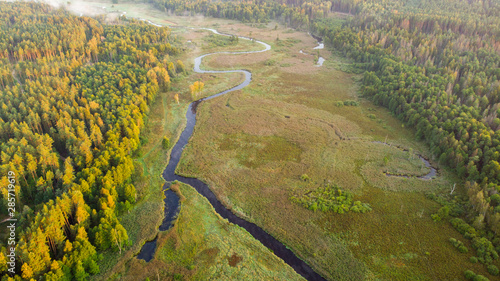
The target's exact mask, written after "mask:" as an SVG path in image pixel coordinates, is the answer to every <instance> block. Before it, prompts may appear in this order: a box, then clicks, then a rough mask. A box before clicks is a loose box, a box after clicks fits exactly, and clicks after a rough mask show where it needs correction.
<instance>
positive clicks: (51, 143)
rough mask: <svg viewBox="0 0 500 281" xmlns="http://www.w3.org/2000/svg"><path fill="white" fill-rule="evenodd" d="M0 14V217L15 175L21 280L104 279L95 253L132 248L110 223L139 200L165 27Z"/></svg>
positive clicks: (62, 14)
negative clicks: (138, 175)
mask: <svg viewBox="0 0 500 281" xmlns="http://www.w3.org/2000/svg"><path fill="white" fill-rule="evenodd" d="M0 11H1V12H0V42H1V43H0V45H1V47H0V49H1V50H2V53H1V55H0V57H1V58H0V61H1V63H0V68H1V78H0V81H1V85H0V90H1V95H0V98H1V104H2V105H1V107H2V110H1V113H0V115H1V118H0V128H1V129H0V139H1V168H0V169H1V172H0V173H1V174H2V175H3V177H2V179H1V185H2V201H1V208H0V209H1V210H2V212H6V211H7V210H8V207H9V206H10V205H8V203H9V201H7V198H8V197H9V196H8V194H7V192H8V191H7V188H3V187H7V186H8V184H9V181H8V180H9V179H8V177H7V174H8V172H9V171H10V172H13V173H15V175H16V177H17V181H18V185H16V190H15V194H16V196H17V202H16V203H17V205H16V207H17V209H15V212H16V213H18V216H17V217H18V218H19V219H18V226H17V227H18V228H19V229H22V231H21V233H20V234H18V237H17V239H18V244H17V249H16V252H17V255H18V260H17V262H18V264H19V266H18V271H17V272H16V274H17V275H18V276H20V277H22V278H23V279H26V280H29V279H31V278H34V279H35V280H39V279H43V280H84V279H85V278H86V277H87V276H89V275H93V274H96V273H98V272H99V265H98V264H99V260H100V256H99V254H98V252H99V251H103V250H106V249H108V248H112V249H115V250H116V251H121V249H122V248H123V247H124V246H126V245H127V244H128V236H127V232H126V230H125V229H124V228H123V226H122V225H121V224H120V222H119V220H118V219H117V215H118V214H120V213H122V212H126V211H127V210H128V209H130V208H131V206H132V205H133V204H134V203H135V200H136V191H135V187H134V185H133V184H132V183H131V175H132V174H133V173H134V165H133V163H132V159H131V153H132V152H133V151H135V150H136V149H137V148H138V146H140V144H141V139H140V132H141V129H142V128H143V126H144V122H145V119H146V118H147V117H146V116H147V114H148V110H149V105H150V104H151V103H152V102H153V101H154V99H155V96H156V94H157V92H158V91H159V90H160V89H162V88H163V89H168V87H169V85H170V77H171V76H173V75H175V73H168V72H167V70H166V69H167V67H166V66H167V65H168V64H169V63H170V61H171V60H172V59H171V56H175V55H176V54H177V53H178V52H179V51H178V49H177V48H175V47H173V45H171V43H174V41H175V40H174V39H173V38H172V37H171V36H170V34H169V30H168V29H166V28H157V27H154V26H151V25H148V24H146V23H144V22H138V21H134V20H131V21H130V22H128V23H127V24H124V25H114V26H112V25H104V24H102V23H100V22H99V21H98V20H95V19H92V18H88V17H77V16H73V15H70V14H69V13H68V12H66V11H64V10H62V9H54V8H52V7H51V6H48V5H44V4H35V3H15V4H12V3H4V2H2V3H0ZM174 45H175V44H174ZM19 208H20V209H19ZM12 211H14V210H12ZM4 253H5V251H2V253H1V254H0V261H1V264H2V268H1V271H2V272H6V271H7V266H6V264H5V262H6V260H7V259H6V256H5V254H4ZM21 265H22V268H19V267H21Z"/></svg>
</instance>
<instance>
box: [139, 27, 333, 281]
mask: <svg viewBox="0 0 500 281" xmlns="http://www.w3.org/2000/svg"><path fill="white" fill-rule="evenodd" d="M148 22H149V21H148ZM204 29H206V30H209V31H212V32H213V33H215V34H218V35H224V36H231V35H229V34H224V33H220V32H218V31H217V30H214V29H210V28H204ZM239 38H240V39H244V40H253V39H251V38H248V37H239ZM255 42H256V43H258V44H261V45H262V46H263V47H264V48H263V49H262V50H260V51H250V52H217V53H209V54H205V55H202V56H199V57H197V58H196V59H195V65H194V71H195V72H197V73H234V72H239V73H243V74H244V75H245V81H243V83H241V84H239V85H237V86H235V87H233V88H231V89H229V90H225V91H223V92H220V93H217V94H215V95H212V96H209V97H206V98H202V99H200V100H197V101H194V102H192V103H191V104H189V108H188V110H187V112H186V119H187V123H186V128H185V129H184V131H182V133H181V136H180V138H179V140H178V141H177V143H176V144H175V145H174V147H173V149H172V152H171V154H170V161H169V162H168V165H167V167H166V168H165V170H164V171H163V174H162V175H163V178H164V179H165V180H166V181H167V182H172V181H175V180H177V181H180V182H183V183H185V184H189V185H191V186H192V187H194V188H195V189H196V190H197V191H198V192H199V193H200V194H201V195H203V196H205V197H206V198H207V199H208V201H209V202H210V204H212V206H213V207H214V209H215V211H216V212H217V213H218V214H219V215H220V216H221V217H223V218H225V219H227V220H228V221H229V222H231V223H234V224H236V225H238V226H240V227H243V228H244V229H245V230H246V231H248V232H249V233H250V234H251V235H252V236H253V237H254V238H256V239H257V240H259V241H260V242H261V243H262V244H263V245H264V246H266V247H267V248H269V249H270V250H271V251H272V252H273V253H274V254H275V255H276V256H278V257H279V258H281V259H283V261H285V262H286V263H287V264H288V265H290V266H291V267H292V268H293V269H294V270H295V271H296V272H297V273H299V274H300V275H302V276H303V277H304V278H306V279H307V280H325V279H324V278H323V277H322V276H321V275H319V274H318V273H316V272H315V271H314V270H313V269H312V268H311V267H310V266H309V265H307V264H306V263H305V262H304V261H302V260H301V259H300V258H298V257H297V256H296V255H295V254H294V253H293V252H292V251H291V250H290V249H288V248H287V247H286V246H285V245H283V244H282V243H281V242H279V241H278V240H276V239H275V238H274V237H273V236H271V235H270V234H268V233H267V232H265V231H264V230H263V229H262V228H260V227H259V226H257V225H255V224H253V223H251V222H248V221H246V220H244V219H242V218H240V217H238V216H236V215H235V214H233V213H232V212H231V211H230V210H228V209H227V208H226V207H225V206H224V205H223V204H222V203H221V202H219V200H218V199H217V197H216V195H215V194H214V193H213V192H212V191H211V190H210V188H209V187H208V185H207V184H205V183H204V182H202V181H201V180H199V179H196V178H186V177H183V176H179V175H176V174H175V169H176V168H177V165H178V164H179V160H180V159H181V156H182V151H183V150H184V147H185V146H186V144H187V142H188V140H189V138H190V137H191V135H192V134H193V130H194V126H195V124H196V109H197V107H198V105H199V104H200V103H201V102H203V101H206V100H210V99H213V98H215V97H218V96H221V95H224V94H227V93H230V92H232V91H236V90H240V89H243V88H244V87H246V86H247V85H248V84H250V81H251V80H252V73H251V72H249V71H247V70H227V71H219V70H202V69H201V68H200V65H201V62H202V59H203V58H204V57H207V56H210V55H213V54H251V53H260V52H265V51H268V50H270V49H271V46H270V45H269V44H266V43H264V42H261V41H255ZM168 187H169V184H168V183H166V184H165V185H164V189H166V188H168ZM166 192H168V191H166ZM166 196H167V198H166V199H165V203H166V207H165V214H167V213H169V212H172V213H169V214H168V215H167V216H165V219H164V221H163V223H162V226H161V227H160V230H166V229H168V227H169V226H170V225H171V223H172V221H173V219H174V217H175V215H173V214H175V213H176V211H175V210H176V209H178V208H177V207H176V206H178V205H179V203H178V198H177V199H173V200H172V199H169V197H177V196H176V195H175V194H174V193H173V192H170V193H169V194H167V193H166ZM176 200H177V201H176ZM176 202H177V203H176ZM155 250H156V238H155V239H154V240H153V241H150V242H147V243H146V244H145V245H144V246H143V248H142V249H141V252H140V253H139V255H138V256H137V257H138V258H141V259H144V260H146V261H149V260H151V259H152V258H153V255H154V252H155Z"/></svg>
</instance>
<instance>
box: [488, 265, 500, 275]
mask: <svg viewBox="0 0 500 281" xmlns="http://www.w3.org/2000/svg"><path fill="white" fill-rule="evenodd" d="M488 272H489V273H490V274H491V275H494V276H497V275H498V274H499V273H500V270H499V269H498V267H496V266H495V265H493V264H490V265H488Z"/></svg>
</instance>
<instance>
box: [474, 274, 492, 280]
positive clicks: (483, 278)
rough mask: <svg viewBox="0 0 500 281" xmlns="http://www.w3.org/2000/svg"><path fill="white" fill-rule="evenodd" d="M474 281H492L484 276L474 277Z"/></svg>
mask: <svg viewBox="0 0 500 281" xmlns="http://www.w3.org/2000/svg"><path fill="white" fill-rule="evenodd" d="M472 280H473V281H490V279H488V278H486V277H484V276H483V275H476V276H474V279H472Z"/></svg>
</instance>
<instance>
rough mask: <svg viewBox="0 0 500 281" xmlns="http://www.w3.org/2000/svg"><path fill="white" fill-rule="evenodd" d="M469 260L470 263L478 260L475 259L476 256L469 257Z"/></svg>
mask: <svg viewBox="0 0 500 281" xmlns="http://www.w3.org/2000/svg"><path fill="white" fill-rule="evenodd" d="M469 261H470V262H471V263H477V262H478V260H477V258H476V257H470V259H469Z"/></svg>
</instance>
